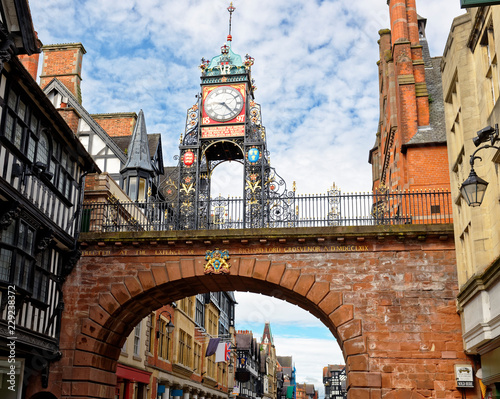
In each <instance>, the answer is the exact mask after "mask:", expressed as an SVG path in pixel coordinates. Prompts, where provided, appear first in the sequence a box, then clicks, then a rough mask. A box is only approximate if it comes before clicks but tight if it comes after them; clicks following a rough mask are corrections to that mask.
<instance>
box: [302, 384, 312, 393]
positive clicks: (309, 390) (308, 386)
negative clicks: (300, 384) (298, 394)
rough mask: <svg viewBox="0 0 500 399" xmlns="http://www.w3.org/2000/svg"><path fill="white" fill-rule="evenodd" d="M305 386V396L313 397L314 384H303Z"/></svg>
mask: <svg viewBox="0 0 500 399" xmlns="http://www.w3.org/2000/svg"><path fill="white" fill-rule="evenodd" d="M304 385H305V386H306V394H307V395H314V384H304Z"/></svg>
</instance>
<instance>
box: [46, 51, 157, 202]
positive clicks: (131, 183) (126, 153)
mask: <svg viewBox="0 0 500 399" xmlns="http://www.w3.org/2000/svg"><path fill="white" fill-rule="evenodd" d="M52 47H55V45H54V46H52ZM45 62H47V61H45ZM43 90H44V92H45V94H46V95H47V97H48V98H49V99H50V101H51V102H52V104H53V105H54V106H55V107H56V108H60V107H61V104H63V103H64V104H66V106H67V107H70V108H73V109H74V110H75V112H76V113H77V114H78V115H79V122H78V131H77V135H78V137H79V139H80V141H81V143H82V144H83V146H84V147H85V149H86V150H87V151H88V152H89V154H90V155H91V156H92V158H93V159H94V161H95V163H96V164H97V166H98V167H99V169H100V170H101V171H102V172H105V173H108V174H109V176H110V177H111V178H112V179H113V180H114V181H115V182H116V184H117V185H118V186H119V187H120V188H121V189H122V190H123V191H124V192H125V194H126V195H127V196H128V197H129V198H130V199H131V200H132V201H144V200H146V199H147V197H148V195H149V196H153V197H155V198H156V199H163V196H162V194H161V193H160V191H159V187H160V180H161V179H162V177H163V174H164V165H163V153H162V142H161V135H160V134H148V133H147V131H146V122H145V117H144V113H143V111H142V110H141V111H140V112H139V115H138V116H137V115H136V114H135V113H133V115H134V116H135V117H136V118H137V120H136V122H135V127H134V131H133V133H132V135H119V136H110V135H109V134H108V133H107V132H106V131H105V130H104V129H103V128H102V127H101V126H100V125H99V123H97V122H96V120H95V119H94V118H93V116H92V115H91V114H89V113H88V111H87V110H86V109H85V107H83V106H82V104H81V103H80V101H79V100H78V99H77V98H76V97H75V96H74V95H73V94H72V93H71V91H70V90H68V88H67V87H66V86H65V85H64V84H63V83H62V82H61V81H60V80H58V79H57V78H54V79H53V80H51V81H50V82H49V83H48V85H47V86H45V87H44V88H43ZM108 115H109V116H111V117H112V116H113V115H114V114H108Z"/></svg>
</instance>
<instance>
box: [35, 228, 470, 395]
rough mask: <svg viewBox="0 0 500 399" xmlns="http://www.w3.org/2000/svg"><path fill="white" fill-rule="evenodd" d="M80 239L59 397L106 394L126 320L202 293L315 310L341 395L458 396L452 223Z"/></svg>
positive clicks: (68, 291) (68, 297) (56, 379)
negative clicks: (219, 258)
mask: <svg viewBox="0 0 500 399" xmlns="http://www.w3.org/2000/svg"><path fill="white" fill-rule="evenodd" d="M81 242H82V249H83V256H82V258H81V260H80V262H79V263H78V265H77V266H76V268H75V269H74V270H73V272H72V273H71V274H70V275H69V276H68V278H67V280H66V282H65V284H64V302H65V311H64V313H63V320H62V332H61V339H60V345H61V350H62V352H63V357H62V360H60V361H59V362H56V363H55V364H53V365H52V366H51V374H50V381H49V389H50V390H51V391H52V392H54V393H55V394H56V396H57V397H62V398H67V399H70V398H109V399H111V398H113V397H114V390H115V383H116V377H115V370H116V365H117V360H118V357H119V355H120V349H121V347H122V346H123V344H124V342H125V339H126V337H127V336H128V335H129V333H130V332H131V331H132V329H133V327H134V326H135V325H136V324H137V323H138V322H139V321H140V320H141V319H142V318H144V317H145V316H147V315H148V314H149V313H150V312H151V311H153V310H155V309H157V308H160V307H161V306H162V305H164V304H167V303H169V302H172V301H176V300H179V299H181V298H184V297H186V296H190V295H195V294H199V293H205V292H210V291H212V292H214V291H250V292H255V293H261V294H265V295H270V296H274V297H277V298H280V299H283V300H286V301H288V302H291V303H293V304H296V305H298V306H300V307H301V308H303V309H305V310H307V311H309V312H310V313H312V314H313V315H315V316H316V317H318V318H319V319H320V320H321V321H322V322H323V323H324V325H325V326H326V327H327V328H328V329H329V330H330V331H331V332H332V334H333V335H334V337H335V338H336V339H337V342H338V344H339V345H340V348H341V349H342V352H343V355H344V358H345V362H346V365H347V370H348V387H349V390H348V398H349V399H358V398H365V399H379V398H384V399H393V398H398V399H410V398H412V399H417V398H458V397H460V395H461V393H460V392H459V391H458V390H457V389H456V382H455V377H454V365H455V364H460V363H463V362H464V361H467V358H466V356H465V355H464V352H463V347H462V336H461V326H460V318H459V316H458V315H457V312H456V305H455V298H456V295H457V288H458V287H457V278H456V266H455V264H456V263H455V250H454V241H453V228H452V225H451V224H437V225H399V226H364V227H321V228H296V229H255V230H216V231H206V230H201V231H200V230H199V231H176V232H166V231H165V232H130V233H98V234H97V233H84V234H82V236H81ZM216 248H218V249H221V250H227V251H228V253H229V255H230V259H229V261H228V262H229V264H230V270H229V273H228V274H207V273H206V272H205V265H206V261H205V254H206V251H207V250H214V249H216ZM311 355H312V356H314V353H311ZM31 388H33V389H35V388H36V387H31ZM29 389H30V388H29ZM34 392H35V391H34ZM27 397H29V396H27ZM470 397H474V395H472V396H470Z"/></svg>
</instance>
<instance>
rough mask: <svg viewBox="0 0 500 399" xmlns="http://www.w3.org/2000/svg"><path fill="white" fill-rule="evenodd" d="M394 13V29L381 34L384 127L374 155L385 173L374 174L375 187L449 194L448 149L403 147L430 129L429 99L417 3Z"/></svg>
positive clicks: (399, 5)
mask: <svg viewBox="0 0 500 399" xmlns="http://www.w3.org/2000/svg"><path fill="white" fill-rule="evenodd" d="M389 12H390V18H391V28H392V30H391V31H390V32H389V31H387V30H383V31H380V32H379V33H380V35H381V37H380V41H379V50H380V61H379V80H380V89H381V90H380V122H381V123H380V140H379V144H378V148H377V149H376V151H374V152H373V153H376V154H378V156H379V160H378V163H379V164H380V165H381V166H380V169H381V172H380V173H377V176H375V172H374V176H373V179H372V180H373V188H374V189H376V188H377V187H378V186H379V185H382V184H383V185H385V186H386V187H387V188H388V189H390V190H408V189H409V190H412V189H417V188H418V189H429V188H436V187H438V188H445V189H449V173H448V160H447V157H446V148H443V146H441V145H437V146H434V147H432V146H425V147H420V148H418V149H414V148H412V149H411V151H410V150H408V153H407V154H405V153H404V151H405V148H404V147H403V146H404V145H405V144H406V143H407V142H408V141H409V140H411V138H412V137H414V136H415V134H416V133H417V132H418V129H419V127H421V126H429V124H430V114H429V112H430V111H429V99H428V95H427V94H426V91H425V87H426V86H425V82H426V81H425V66H424V64H423V54H422V47H421V46H420V43H419V32H418V21H417V10H416V5H415V0H390V2H389ZM402 151H403V152H402ZM372 163H373V161H372ZM379 177H380V178H379Z"/></svg>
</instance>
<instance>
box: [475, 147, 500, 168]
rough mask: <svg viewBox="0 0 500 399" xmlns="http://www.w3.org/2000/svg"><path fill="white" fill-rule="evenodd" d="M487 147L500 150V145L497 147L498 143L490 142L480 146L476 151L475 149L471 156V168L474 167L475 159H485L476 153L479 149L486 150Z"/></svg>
mask: <svg viewBox="0 0 500 399" xmlns="http://www.w3.org/2000/svg"><path fill="white" fill-rule="evenodd" d="M485 148H495V149H496V150H500V147H497V146H496V145H490V144H485V145H483V146H482V147H479V148H478V149H477V150H476V151H474V152H473V153H472V155H471V156H470V166H471V168H474V161H475V160H476V159H479V160H480V161H482V160H483V158H481V157H478V156H476V154H477V153H478V152H479V151H481V150H484V149H485Z"/></svg>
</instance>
